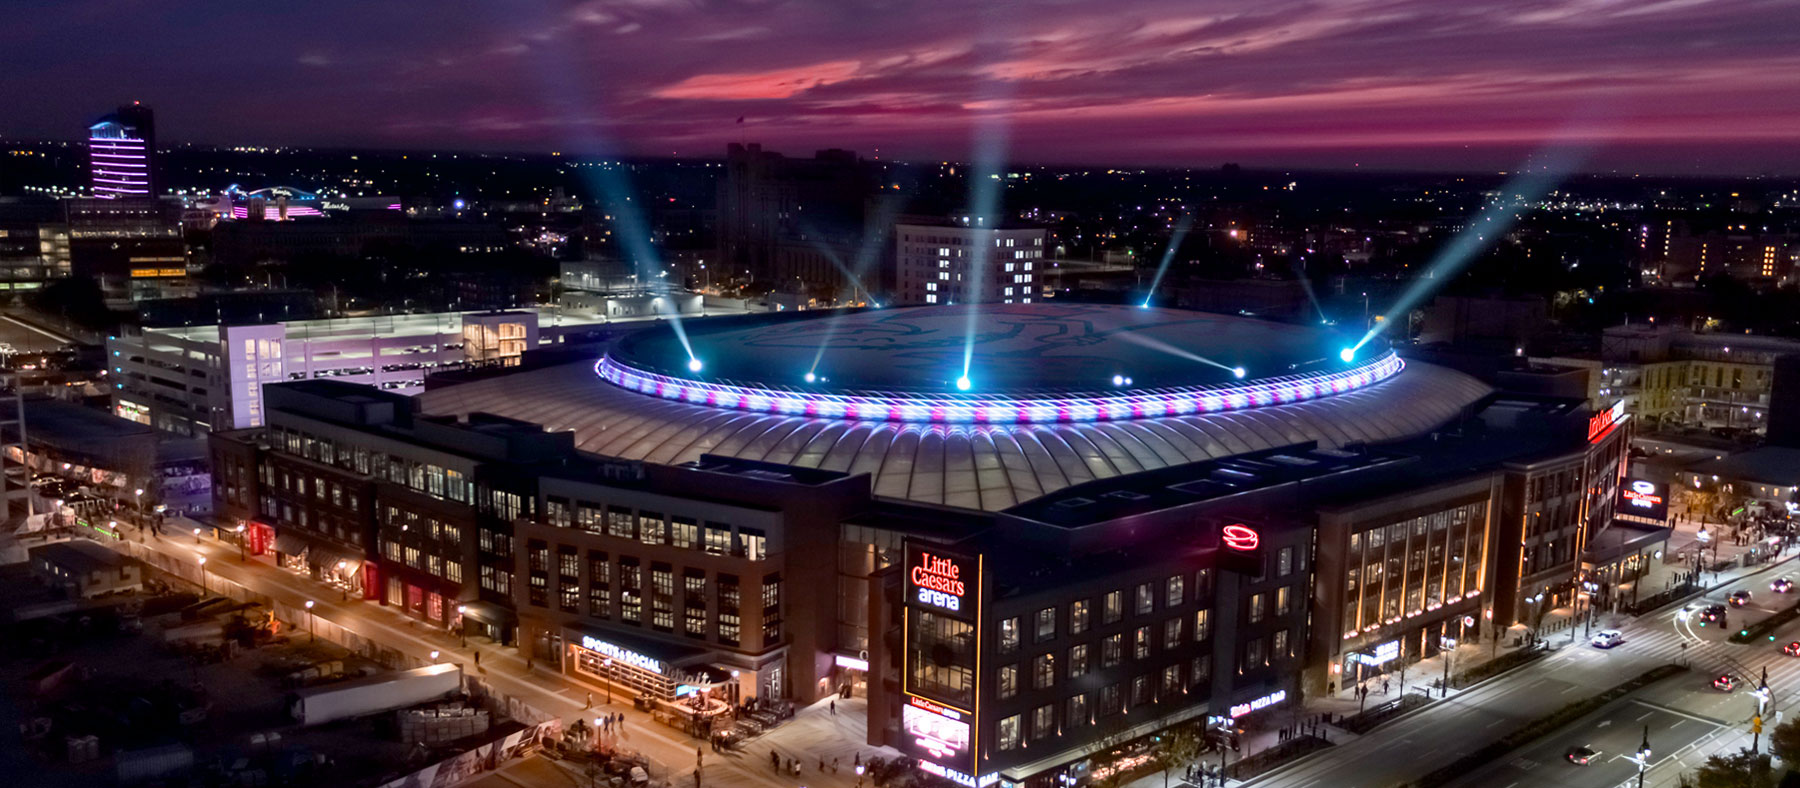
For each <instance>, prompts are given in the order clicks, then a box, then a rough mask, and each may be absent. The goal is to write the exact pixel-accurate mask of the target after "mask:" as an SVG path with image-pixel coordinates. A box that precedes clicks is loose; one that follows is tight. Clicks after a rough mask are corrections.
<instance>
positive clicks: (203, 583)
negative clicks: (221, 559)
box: [200, 556, 206, 597]
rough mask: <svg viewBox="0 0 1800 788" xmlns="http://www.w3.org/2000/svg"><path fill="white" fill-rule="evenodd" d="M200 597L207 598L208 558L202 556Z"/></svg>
mask: <svg viewBox="0 0 1800 788" xmlns="http://www.w3.org/2000/svg"><path fill="white" fill-rule="evenodd" d="M200 596H201V597H205V596H206V556H200Z"/></svg>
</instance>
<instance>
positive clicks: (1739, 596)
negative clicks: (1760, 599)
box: [1726, 591, 1750, 607]
mask: <svg viewBox="0 0 1800 788" xmlns="http://www.w3.org/2000/svg"><path fill="white" fill-rule="evenodd" d="M1726 601H1728V602H1730V603H1731V606H1732V607H1743V606H1745V605H1748V604H1750V592H1749V591H1734V592H1732V594H1731V598H1730V599H1727V600H1726Z"/></svg>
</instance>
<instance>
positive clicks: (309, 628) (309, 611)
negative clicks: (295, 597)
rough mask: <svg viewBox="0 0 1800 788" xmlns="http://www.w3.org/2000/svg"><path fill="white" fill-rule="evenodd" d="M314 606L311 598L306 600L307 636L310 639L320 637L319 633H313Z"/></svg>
mask: <svg viewBox="0 0 1800 788" xmlns="http://www.w3.org/2000/svg"><path fill="white" fill-rule="evenodd" d="M312 608H313V601H312V600H310V599H308V600H306V638H307V639H308V640H313V639H316V638H317V637H318V636H317V635H315V634H313V612H312Z"/></svg>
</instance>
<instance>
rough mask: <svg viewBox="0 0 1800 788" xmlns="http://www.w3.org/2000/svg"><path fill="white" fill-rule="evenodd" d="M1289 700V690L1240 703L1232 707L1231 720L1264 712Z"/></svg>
mask: <svg viewBox="0 0 1800 788" xmlns="http://www.w3.org/2000/svg"><path fill="white" fill-rule="evenodd" d="M1284 700H1287V690H1276V691H1274V692H1271V693H1269V694H1267V695H1264V696H1262V697H1260V698H1257V699H1256V700H1253V701H1250V702H1248V703H1238V704H1234V705H1233V706H1232V707H1231V718H1232V719H1234V720H1235V719H1237V718H1239V717H1242V716H1244V715H1246V714H1249V713H1250V712H1253V711H1262V710H1263V709H1266V708H1268V707H1270V706H1273V705H1275V704H1277V703H1280V702H1282V701H1284Z"/></svg>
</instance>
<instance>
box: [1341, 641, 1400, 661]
mask: <svg viewBox="0 0 1800 788" xmlns="http://www.w3.org/2000/svg"><path fill="white" fill-rule="evenodd" d="M1398 656H1400V641H1398V640H1390V641H1388V642H1386V643H1383V644H1381V645H1379V646H1376V647H1375V648H1372V649H1370V650H1368V651H1359V652H1356V653H1354V654H1351V655H1350V659H1351V660H1353V661H1355V662H1361V663H1362V664H1364V665H1386V664H1387V663H1389V662H1392V661H1394V658H1395V657H1398Z"/></svg>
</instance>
